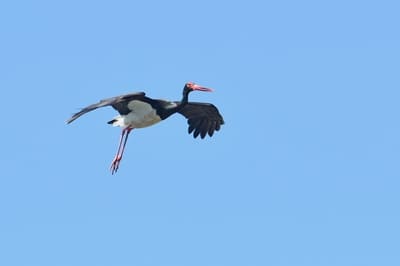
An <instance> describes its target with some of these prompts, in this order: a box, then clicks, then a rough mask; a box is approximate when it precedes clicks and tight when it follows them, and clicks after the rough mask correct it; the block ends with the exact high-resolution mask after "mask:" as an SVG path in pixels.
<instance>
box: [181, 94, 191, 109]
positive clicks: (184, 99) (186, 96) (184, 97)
mask: <svg viewBox="0 0 400 266" xmlns="http://www.w3.org/2000/svg"><path fill="white" fill-rule="evenodd" d="M189 93H190V91H186V90H185V91H183V94H182V100H181V104H180V105H181V106H185V105H186V104H187V103H188V102H189Z"/></svg>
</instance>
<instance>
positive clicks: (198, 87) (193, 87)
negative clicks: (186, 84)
mask: <svg viewBox="0 0 400 266" xmlns="http://www.w3.org/2000/svg"><path fill="white" fill-rule="evenodd" d="M192 89H193V90H196V91H207V92H212V91H213V89H211V88H206V87H202V86H200V85H197V84H193V85H192Z"/></svg>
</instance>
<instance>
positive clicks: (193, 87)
mask: <svg viewBox="0 0 400 266" xmlns="http://www.w3.org/2000/svg"><path fill="white" fill-rule="evenodd" d="M192 91H207V92H212V91H213V90H212V89H210V88H206V87H203V86H200V85H197V84H195V83H194V82H188V83H186V84H185V87H184V88H183V94H189V92H192Z"/></svg>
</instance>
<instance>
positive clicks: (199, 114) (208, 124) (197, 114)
mask: <svg viewBox="0 0 400 266" xmlns="http://www.w3.org/2000/svg"><path fill="white" fill-rule="evenodd" d="M179 113H180V114H182V115H183V116H185V117H186V118H187V119H188V120H187V121H188V124H189V128H188V133H189V134H191V133H192V132H193V137H194V138H197V137H198V136H199V135H200V137H201V138H205V136H206V135H207V134H208V135H209V136H210V137H211V136H212V135H213V134H214V132H215V131H218V130H219V129H220V127H221V125H223V124H224V119H223V118H222V116H221V114H220V113H219V111H218V109H217V108H216V107H215V106H214V105H212V104H209V103H195V102H191V103H188V104H186V105H185V106H184V107H183V108H182V109H181V110H180V111H179Z"/></svg>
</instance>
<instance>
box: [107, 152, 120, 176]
mask: <svg viewBox="0 0 400 266" xmlns="http://www.w3.org/2000/svg"><path fill="white" fill-rule="evenodd" d="M121 159H122V156H121V155H117V156H115V158H114V160H112V162H111V166H110V170H111V174H112V175H113V174H115V173H116V172H117V170H118V167H119V163H120V162H121Z"/></svg>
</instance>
